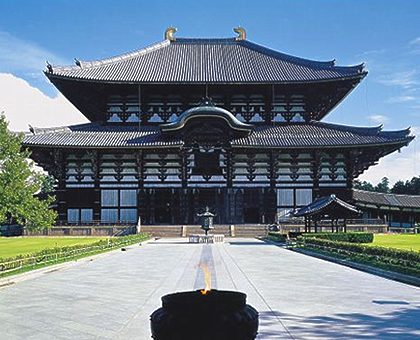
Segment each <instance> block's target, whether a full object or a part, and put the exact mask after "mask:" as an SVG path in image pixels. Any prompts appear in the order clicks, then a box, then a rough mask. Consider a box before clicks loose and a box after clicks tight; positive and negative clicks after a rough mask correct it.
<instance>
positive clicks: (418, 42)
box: [410, 37, 420, 45]
mask: <svg viewBox="0 0 420 340" xmlns="http://www.w3.org/2000/svg"><path fill="white" fill-rule="evenodd" d="M410 45H420V37H417V38H414V39H413V40H411V41H410Z"/></svg>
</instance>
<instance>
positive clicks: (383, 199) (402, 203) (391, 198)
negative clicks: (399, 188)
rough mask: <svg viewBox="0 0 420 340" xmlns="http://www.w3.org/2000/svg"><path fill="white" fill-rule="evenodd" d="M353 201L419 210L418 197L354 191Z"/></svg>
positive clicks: (419, 202)
mask: <svg viewBox="0 0 420 340" xmlns="http://www.w3.org/2000/svg"><path fill="white" fill-rule="evenodd" d="M353 200H354V202H355V203H356V204H370V205H375V206H381V207H397V208H417V209H420V195H399V194H384V193H380V192H371V191H364V190H357V189H354V190H353Z"/></svg>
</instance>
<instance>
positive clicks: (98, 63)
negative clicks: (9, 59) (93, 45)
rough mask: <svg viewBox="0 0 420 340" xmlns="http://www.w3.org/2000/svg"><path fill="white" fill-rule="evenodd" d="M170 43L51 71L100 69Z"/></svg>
mask: <svg viewBox="0 0 420 340" xmlns="http://www.w3.org/2000/svg"><path fill="white" fill-rule="evenodd" d="M170 43H171V42H170V41H169V40H162V41H158V42H156V43H153V44H151V45H147V46H146V47H142V48H139V49H136V50H132V51H129V52H125V53H122V54H118V55H115V56H113V57H108V58H105V59H97V60H90V61H82V60H80V61H78V63H79V64H80V66H79V65H75V66H73V65H69V66H55V67H54V66H53V71H54V69H55V70H60V71H72V70H80V69H86V68H95V67H100V66H103V65H107V64H112V63H114V62H120V61H125V60H129V59H132V58H135V57H137V56H139V55H144V54H147V53H150V52H153V51H156V50H158V49H161V48H164V47H167V46H169V44H170Z"/></svg>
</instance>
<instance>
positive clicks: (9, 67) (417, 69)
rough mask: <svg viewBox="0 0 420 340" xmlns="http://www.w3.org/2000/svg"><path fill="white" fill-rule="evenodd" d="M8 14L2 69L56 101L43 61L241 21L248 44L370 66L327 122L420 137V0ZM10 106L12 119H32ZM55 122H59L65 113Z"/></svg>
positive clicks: (94, 6)
mask: <svg viewBox="0 0 420 340" xmlns="http://www.w3.org/2000/svg"><path fill="white" fill-rule="evenodd" d="M0 13H2V19H1V21H0V51H2V52H0V74H12V75H13V76H14V77H15V78H20V79H23V80H25V81H26V82H27V85H28V86H30V87H34V88H36V89H39V90H40V91H42V92H43V94H44V95H46V96H48V97H50V99H51V100H53V99H54V98H56V97H57V92H56V91H55V89H54V88H53V86H52V85H51V84H49V83H48V81H47V80H46V79H45V77H44V76H43V75H42V73H41V71H42V70H43V69H44V67H45V60H49V61H50V62H51V63H54V64H71V63H73V58H74V57H77V58H78V59H81V60H91V59H101V58H105V57H109V56H112V55H117V54H120V53H123V52H126V51H129V50H133V49H137V48H140V47H143V46H146V45H149V44H152V43H154V42H157V41H160V40H162V38H163V32H164V30H165V28H166V27H168V26H171V25H173V26H176V27H177V28H178V33H177V36H181V37H229V36H234V35H235V34H234V33H233V32H232V28H233V27H236V26H239V25H241V26H243V27H244V28H245V29H246V30H247V37H248V39H249V40H252V41H254V42H257V43H259V44H262V45H265V46H268V47H270V48H273V49H276V50H280V51H282V52H285V53H289V54H293V55H297V56H301V57H305V58H310V59H317V60H331V59H334V58H335V59H337V63H338V64H339V65H352V64H358V63H360V62H365V63H366V68H367V70H368V71H369V75H368V76H367V78H365V80H364V81H363V82H362V83H361V84H360V85H359V87H358V88H357V89H356V90H355V91H354V92H353V93H352V94H351V95H350V96H349V97H347V98H346V100H345V101H344V102H343V103H342V104H341V105H340V106H339V107H337V108H336V109H335V110H334V111H333V112H332V113H331V114H330V115H329V116H328V117H327V119H326V120H327V121H331V122H335V123H341V124H351V125H362V126H373V125H379V124H384V128H385V129H402V128H406V127H408V126H412V127H413V133H414V134H417V133H418V134H420V1H408V0H407V1H401V0H400V1H384V0H383V1H363V0H353V1H344V0H342V1H334V0H330V1H326V0H325V1H314V0H309V1H303V0H302V1H299V0H294V1H261V0H259V1H219V0H216V1H215V0H213V1H134V0H125V1H122V0H119V1H117V0H115V1H89V2H88V1H76V0H73V1H69V0H61V1H44V0H37V1H22V0H14V1H4V0H3V1H1V2H0ZM0 86H2V87H3V89H4V88H5V87H7V83H0ZM1 90H2V88H0V93H1ZM0 100H1V96H0ZM1 105H2V103H1V102H0V108H1ZM14 108H15V109H14V111H16V110H18V109H17V108H16V106H14ZM9 111H10V109H9V110H7V112H6V114H7V115H8V118H9V120H10V121H11V123H14V121H15V120H16V119H19V120H22V119H23V117H25V118H26V116H23V115H20V116H19V117H16V116H15V115H14V112H9ZM79 117H80V118H75V119H76V120H77V119H79V120H80V121H82V120H83V116H81V115H80V116H79ZM64 118H65V117H63V124H65V123H66V119H64ZM34 119H35V118H34ZM35 120H36V119H35ZM48 122H49V121H48V119H47V120H46V121H45V125H46V126H48ZM51 122H54V123H55V124H57V123H58V124H60V120H59V117H54V119H51ZM28 123H30V122H28ZM11 125H13V124H11ZM16 126H17V125H16ZM419 161H420V148H418V141H417V140H416V141H415V142H413V143H412V145H411V146H410V147H409V148H404V149H402V152H401V153H400V154H395V155H392V156H389V157H387V158H385V159H384V160H383V161H381V162H380V164H379V165H378V166H376V167H375V168H374V169H375V170H369V171H368V172H366V174H365V175H364V176H363V177H362V178H364V179H369V180H371V181H373V182H377V181H379V179H380V178H381V177H382V176H383V175H385V174H388V176H389V177H390V178H391V180H392V181H395V180H397V179H399V178H401V179H408V178H411V177H412V176H414V175H418V174H419V173H420V165H419V166H417V164H418V162H419ZM396 165H397V167H396Z"/></svg>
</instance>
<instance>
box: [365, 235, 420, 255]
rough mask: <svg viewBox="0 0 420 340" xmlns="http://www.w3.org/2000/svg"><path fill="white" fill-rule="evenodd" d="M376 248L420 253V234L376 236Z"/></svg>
mask: <svg viewBox="0 0 420 340" xmlns="http://www.w3.org/2000/svg"><path fill="white" fill-rule="evenodd" d="M372 245H374V246H382V247H390V248H398V249H406V250H416V251H420V234H409V235H407V234H402V235H399V234H391V235H382V234H379V235H375V238H374V240H373V244H372Z"/></svg>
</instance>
